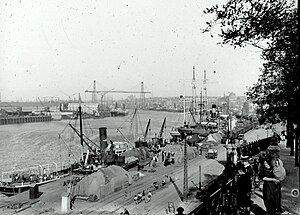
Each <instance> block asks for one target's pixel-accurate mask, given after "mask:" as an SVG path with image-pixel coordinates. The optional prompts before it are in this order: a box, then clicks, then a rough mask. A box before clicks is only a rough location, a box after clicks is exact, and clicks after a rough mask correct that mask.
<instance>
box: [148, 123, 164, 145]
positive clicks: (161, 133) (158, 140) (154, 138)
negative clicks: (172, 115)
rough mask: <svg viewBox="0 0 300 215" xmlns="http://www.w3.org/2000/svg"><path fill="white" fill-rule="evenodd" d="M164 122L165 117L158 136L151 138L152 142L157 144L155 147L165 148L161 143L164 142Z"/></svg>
mask: <svg viewBox="0 0 300 215" xmlns="http://www.w3.org/2000/svg"><path fill="white" fill-rule="evenodd" d="M166 120H167V117H165V118H164V121H163V123H162V126H161V129H160V131H159V133H158V136H157V137H153V138H152V142H153V143H155V144H157V145H160V146H165V144H164V143H163V142H164V141H163V133H164V130H165V127H166Z"/></svg>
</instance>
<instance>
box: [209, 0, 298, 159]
mask: <svg viewBox="0 0 300 215" xmlns="http://www.w3.org/2000/svg"><path fill="white" fill-rule="evenodd" d="M204 13H206V14H213V15H214V18H213V19H212V20H211V21H209V22H207V27H206V28H205V29H204V32H209V31H211V29H212V28H214V27H216V26H218V27H219V29H220V34H219V36H220V37H221V38H222V43H223V44H229V45H232V46H234V47H237V46H239V47H244V46H246V45H251V46H254V47H257V48H259V49H260V50H261V57H262V59H263V60H264V64H263V68H262V69H261V72H262V73H261V75H260V76H259V79H258V81H257V83H256V84H255V85H254V86H252V87H251V88H249V89H248V92H247V96H248V98H250V99H251V100H252V101H254V103H256V104H257V105H258V109H257V113H258V114H259V116H260V121H261V122H264V121H269V122H272V123H274V122H278V121H282V120H284V121H285V120H287V123H288V127H287V131H288V137H292V133H291V132H293V131H292V130H293V129H292V128H293V124H298V125H299V121H298V120H296V119H298V116H299V108H297V106H296V101H297V99H298V100H299V98H298V96H299V94H300V92H299V74H298V55H297V51H298V28H297V27H298V10H297V8H296V7H295V2H294V1H288V0H229V1H227V3H225V4H224V5H221V6H220V5H215V6H213V7H211V8H207V9H206V10H205V11H204ZM298 127H299V126H298ZM292 141H293V140H292V139H288V145H290V146H291V147H292V146H293V144H291V142H292ZM293 153H294V150H293V148H291V155H293Z"/></svg>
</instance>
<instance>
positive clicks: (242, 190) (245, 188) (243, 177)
mask: <svg viewBox="0 0 300 215" xmlns="http://www.w3.org/2000/svg"><path fill="white" fill-rule="evenodd" d="M248 159H249V156H247V155H242V156H241V160H240V161H239V162H238V163H237V171H238V179H237V205H238V207H239V208H240V210H242V211H244V213H243V214H245V215H250V207H251V189H252V172H253V171H252V168H251V166H250V164H249V162H248Z"/></svg>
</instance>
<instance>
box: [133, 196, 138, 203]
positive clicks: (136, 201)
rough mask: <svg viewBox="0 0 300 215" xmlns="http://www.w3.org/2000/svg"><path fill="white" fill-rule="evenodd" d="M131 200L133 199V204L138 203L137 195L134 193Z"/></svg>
mask: <svg viewBox="0 0 300 215" xmlns="http://www.w3.org/2000/svg"><path fill="white" fill-rule="evenodd" d="M133 200H134V202H135V204H138V197H137V195H134V197H133Z"/></svg>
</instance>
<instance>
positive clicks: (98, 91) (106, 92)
mask: <svg viewBox="0 0 300 215" xmlns="http://www.w3.org/2000/svg"><path fill="white" fill-rule="evenodd" d="M141 85H142V87H141V91H127V90H113V89H111V90H95V88H94V90H86V91H85V92H86V93H92V95H95V94H96V93H101V99H102V100H103V97H104V95H106V94H108V93H128V94H135V93H139V94H141V98H143V99H142V102H143V103H144V102H145V99H144V98H145V94H149V93H151V92H148V91H144V82H141ZM102 103H103V101H102V102H101V105H102ZM144 106H145V104H143V107H144Z"/></svg>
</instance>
